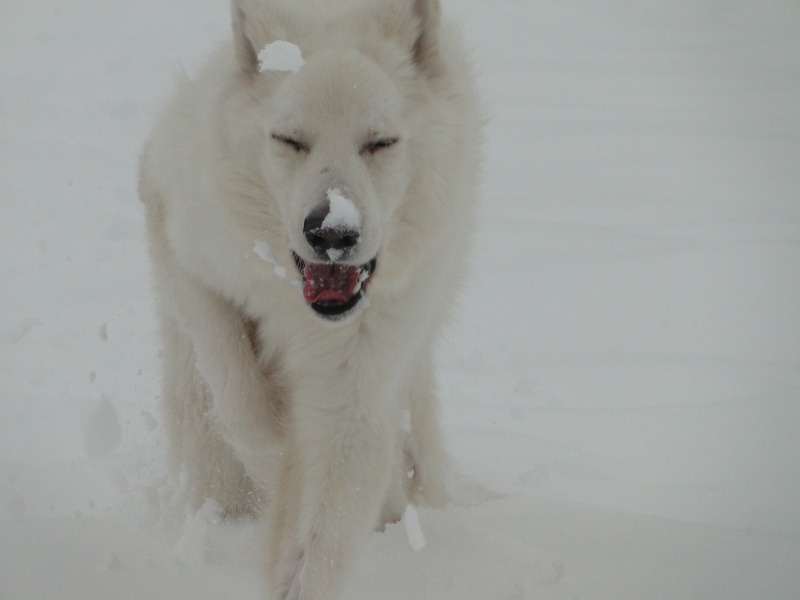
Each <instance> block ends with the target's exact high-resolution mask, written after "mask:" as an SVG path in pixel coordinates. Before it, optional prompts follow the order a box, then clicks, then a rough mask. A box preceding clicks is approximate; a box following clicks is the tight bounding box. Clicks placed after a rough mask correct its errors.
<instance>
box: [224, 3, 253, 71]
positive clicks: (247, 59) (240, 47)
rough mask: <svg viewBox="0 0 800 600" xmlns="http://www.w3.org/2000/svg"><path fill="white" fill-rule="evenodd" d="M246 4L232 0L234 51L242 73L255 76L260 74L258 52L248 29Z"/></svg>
mask: <svg viewBox="0 0 800 600" xmlns="http://www.w3.org/2000/svg"><path fill="white" fill-rule="evenodd" d="M244 4H245V3H244V2H242V0H231V25H232V27H233V43H234V51H235V52H236V60H237V61H238V63H239V66H240V67H241V69H242V72H243V73H245V74H247V75H255V74H256V73H258V50H256V48H255V46H254V44H253V40H252V39H251V38H252V32H251V31H249V30H248V27H247V23H248V13H247V7H246V6H244Z"/></svg>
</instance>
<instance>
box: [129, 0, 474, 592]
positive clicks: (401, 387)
mask: <svg viewBox="0 0 800 600" xmlns="http://www.w3.org/2000/svg"><path fill="white" fill-rule="evenodd" d="M232 9H233V10H232V15H233V25H234V26H233V30H234V36H233V44H232V45H226V46H225V47H224V48H221V49H220V50H219V52H218V53H217V54H216V55H215V56H214V57H213V58H212V60H211V61H210V64H209V65H208V67H207V68H206V69H205V70H204V71H203V72H202V73H201V74H200V75H199V77H198V78H197V79H196V80H194V81H189V80H185V81H182V82H180V85H179V87H178V90H177V92H176V94H175V97H174V99H173V100H172V101H171V103H170V104H169V105H168V106H167V107H166V109H165V111H164V112H163V114H162V115H161V117H160V119H159V120H158V122H157V124H156V127H155V131H154V134H153V136H152V138H151V139H150V141H149V143H148V144H147V146H146V149H145V152H144V155H143V158H142V164H141V177H140V193H141V197H142V199H143V201H144V203H145V205H146V209H147V217H148V230H149V234H150V239H151V254H152V259H153V265H154V270H155V275H156V280H157V293H158V298H159V309H160V319H161V325H162V340H163V351H164V363H165V371H164V394H163V395H164V407H165V413H166V422H167V424H168V428H169V440H170V456H171V466H172V469H173V472H174V473H175V474H177V473H178V472H179V471H180V470H184V471H185V473H186V474H187V475H188V483H189V489H188V493H189V500H190V502H191V503H192V505H193V506H194V507H195V508H198V507H200V506H201V505H202V504H203V502H204V500H205V499H207V498H209V497H213V498H215V499H216V500H217V501H218V502H219V503H220V505H221V506H222V507H223V509H224V510H225V512H226V513H227V514H230V515H236V514H253V513H255V512H258V511H259V510H261V508H262V507H266V518H267V520H268V521H269V523H270V527H269V531H270V533H269V535H270V540H271V541H270V549H271V552H270V558H269V565H268V568H267V575H268V578H269V581H270V584H271V586H272V589H273V593H274V597H275V598H277V599H279V600H331V599H333V598H337V597H338V592H339V590H340V589H341V587H342V583H343V579H344V576H345V575H346V573H347V571H348V569H350V568H351V566H352V564H353V562H354V559H355V558H356V557H357V554H358V549H359V547H360V546H361V545H362V542H363V538H364V537H365V536H366V535H367V534H368V533H369V532H370V531H371V530H372V529H373V528H375V527H379V526H380V525H381V524H382V523H385V522H388V521H396V520H398V519H399V518H400V517H401V515H402V514H403V512H404V510H405V507H406V506H407V504H408V503H421V504H425V505H430V506H440V505H442V504H443V503H444V502H445V501H446V493H445V487H444V477H445V469H446V454H445V452H444V449H443V447H442V441H441V435H440V432H439V426H438V417H437V409H436V389H435V388H436V385H435V378H434V373H433V368H432V361H433V346H434V343H435V341H436V339H437V336H438V335H439V332H440V328H441V326H442V324H443V322H444V321H445V319H446V316H447V314H448V313H449V309H450V307H451V305H452V304H453V302H454V296H455V292H456V290H457V288H458V282H459V279H460V278H461V276H462V274H463V273H464V270H465V266H464V264H465V258H466V256H467V254H468V250H469V239H470V234H471V229H472V221H473V212H474V205H475V202H476V196H477V192H476V188H477V173H478V168H479V154H480V152H479V147H480V142H481V135H480V125H481V119H480V115H479V112H480V111H479V106H478V102H477V100H476V94H475V90H474V86H473V80H472V73H471V67H470V65H469V62H468V60H467V59H466V58H465V55H464V50H463V47H462V45H461V43H460V40H459V37H458V35H457V34H456V33H455V32H454V30H453V28H452V27H451V26H449V25H446V24H440V21H439V6H438V1H434V0H373V1H372V2H367V1H362V0H337V1H336V2H331V1H320V0H316V1H315V2H311V1H310V0H306V1H305V2H295V3H290V4H287V3H285V2H278V1H277V0H272V1H269V0H260V1H259V0H250V1H248V0H234V2H233V3H232ZM276 40H286V41H288V42H291V43H293V44H296V45H297V46H299V48H300V49H301V51H302V54H303V59H304V60H305V65H304V66H303V68H302V69H300V70H299V71H298V72H297V73H296V74H292V73H279V72H265V73H259V72H258V61H257V55H258V52H259V51H260V50H261V49H262V48H263V47H264V46H265V45H266V44H268V43H271V42H274V41H276ZM273 134H278V135H283V136H291V137H299V138H302V142H303V143H304V144H306V145H307V146H308V151H299V152H298V151H296V150H295V149H293V148H292V147H290V146H287V145H286V144H285V143H281V142H280V141H277V140H275V139H273V137H272V135H273ZM387 136H390V137H397V138H398V140H399V141H398V142H397V143H396V144H395V145H393V146H392V147H390V148H384V149H381V150H379V151H377V152H375V153H374V154H371V153H369V152H364V151H363V148H364V144H365V143H367V142H369V141H370V140H374V139H375V138H376V137H378V138H380V137H387ZM331 188H335V189H341V190H343V193H346V195H347V198H348V199H349V200H350V201H351V202H352V203H353V205H354V206H355V208H356V210H357V211H358V213H359V215H360V217H361V225H362V230H361V237H360V239H359V243H358V246H357V248H356V250H355V251H354V252H355V254H354V255H353V256H351V257H350V259H351V261H352V264H361V263H365V262H367V261H369V260H370V259H371V258H372V257H374V256H377V261H378V262H377V269H376V271H375V273H374V274H373V276H372V277H371V278H370V279H369V280H368V282H367V284H366V285H367V286H368V287H367V290H366V298H365V301H362V302H361V305H362V306H363V308H362V310H360V311H354V314H353V315H352V316H350V317H349V318H347V319H344V320H343V321H341V322H337V323H330V322H326V321H324V320H323V319H321V318H320V317H319V316H317V315H316V314H314V313H313V312H312V311H311V309H310V308H309V307H308V305H307V304H306V302H305V301H304V299H303V295H302V293H301V291H300V290H299V289H298V287H297V285H296V283H297V282H296V279H297V277H299V274H297V269H296V268H295V266H294V263H293V261H292V255H291V251H292V250H294V251H295V252H297V254H298V255H300V256H302V257H303V258H305V259H306V260H308V259H309V258H310V253H311V252H312V250H311V248H310V247H309V246H308V245H307V243H306V242H305V240H304V238H303V234H302V227H303V220H304V218H305V216H306V215H307V214H308V212H309V211H310V210H311V209H312V208H313V207H314V205H315V203H317V202H318V201H319V199H320V197H324V196H325V194H326V193H327V190H329V189H331ZM258 248H269V249H270V250H271V252H270V259H271V260H270V261H265V260H262V258H263V257H259V254H257V252H256V251H254V249H256V250H257V249H258ZM273 260H274V262H273ZM276 267H279V268H280V270H279V269H278V268H276ZM287 271H288V272H289V273H291V274H292V275H290V276H289V278H286V277H285V276H286V273H287ZM281 274H283V276H281ZM292 279H294V280H295V282H294V283H295V285H292V282H291V280H292ZM409 414H410V423H408V422H407V421H408V417H407V415H409ZM409 473H411V474H412V475H411V476H409Z"/></svg>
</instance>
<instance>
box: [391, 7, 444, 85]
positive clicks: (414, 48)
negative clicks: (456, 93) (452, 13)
mask: <svg viewBox="0 0 800 600" xmlns="http://www.w3.org/2000/svg"><path fill="white" fill-rule="evenodd" d="M441 15H442V8H441V5H440V3H439V0H391V2H389V3H388V6H387V9H386V13H385V20H384V28H385V31H386V33H387V34H388V35H395V36H397V35H399V36H400V38H401V40H403V43H405V44H406V45H407V47H408V48H409V49H410V50H411V53H412V56H413V60H414V64H416V65H417V66H419V67H420V69H421V70H422V71H423V72H424V73H425V74H426V75H428V76H437V75H439V74H441V73H442V71H443V69H444V65H443V64H442V60H441V56H440V54H439V38H440V30H441Z"/></svg>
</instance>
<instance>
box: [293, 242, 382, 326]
mask: <svg viewBox="0 0 800 600" xmlns="http://www.w3.org/2000/svg"><path fill="white" fill-rule="evenodd" d="M292 256H293V257H294V263H295V264H296V265H297V269H298V270H299V271H300V273H301V275H302V276H303V298H304V299H305V301H306V302H307V303H308V305H309V306H310V307H311V309H312V310H313V311H314V312H315V313H317V314H318V315H319V316H321V317H323V318H325V319H329V320H331V321H336V320H339V319H342V318H344V317H345V316H347V315H348V314H349V313H350V312H351V311H352V310H353V309H355V308H356V306H358V304H359V303H360V302H361V300H363V298H364V291H365V290H366V286H367V283H368V281H369V278H370V276H371V275H372V273H373V272H374V271H375V267H376V265H377V259H375V258H373V259H372V260H371V261H369V262H368V263H365V264H363V265H348V264H344V263H337V262H330V263H315V262H306V261H304V260H303V259H302V258H300V257H299V256H298V255H297V254H296V253H294V252H292Z"/></svg>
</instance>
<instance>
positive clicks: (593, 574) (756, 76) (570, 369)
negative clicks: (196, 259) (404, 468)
mask: <svg viewBox="0 0 800 600" xmlns="http://www.w3.org/2000/svg"><path fill="white" fill-rule="evenodd" d="M445 4H446V7H447V8H448V9H449V11H450V12H451V13H453V14H456V15H458V17H459V18H461V19H462V20H463V21H464V24H465V27H466V29H467V30H468V32H469V36H470V39H471V40H472V41H473V44H474V46H475V48H476V53H477V60H478V62H479V64H480V66H481V69H482V71H483V77H482V80H483V87H484V89H485V95H486V98H487V101H488V109H489V112H490V113H491V117H492V121H491V124H490V126H489V129H488V135H489V143H488V148H487V167H486V177H485V194H484V198H485V201H484V212H483V219H482V224H481V230H480V235H479V247H478V249H477V251H476V253H475V261H474V269H473V276H472V280H471V281H472V283H471V286H470V288H469V290H468V293H467V295H466V297H465V298H464V300H463V307H462V309H461V311H460V319H459V320H458V322H457V324H456V325H455V327H453V329H452V332H451V334H450V336H449V337H448V340H447V343H446V344H445V345H444V347H443V352H442V353H441V360H440V362H441V373H442V392H443V396H444V409H445V410H444V416H445V421H446V428H447V435H448V440H449V445H450V448H451V451H452V454H453V455H454V457H455V459H456V461H457V464H458V466H459V469H460V475H459V478H458V484H457V486H456V494H455V495H456V503H455V505H454V506H452V507H450V508H447V509H445V510H442V511H425V510H421V511H419V514H418V515H413V514H412V515H411V516H414V517H417V516H418V521H419V528H417V527H416V525H417V521H416V519H414V520H413V522H406V523H400V524H397V525H395V526H392V527H390V528H389V530H388V531H387V532H386V533H383V534H375V535H374V536H373V538H372V539H371V545H372V547H371V548H370V551H369V552H367V553H366V556H365V558H364V561H363V565H362V569H361V572H360V575H359V576H358V577H357V578H356V579H355V580H354V582H353V590H352V591H351V592H350V593H349V595H348V596H347V598H348V600H375V599H381V600H395V599H396V600H408V599H411V598H414V599H426V598H427V599H431V600H449V599H453V600H456V599H458V600H502V599H521V600H533V599H536V600H541V599H548V600H561V599H568V598H580V599H585V600H605V599H608V600H642V599H647V600H661V599H663V600H689V599H698V600H700V599H702V600H709V599H711V600H714V599H722V598H724V599H726V600H730V599H740V600H796V599H797V598H798V597H800V316H799V315H800V312H798V311H800V4H798V3H797V2H796V0H764V1H756V0H737V1H730V2H724V1H720V0H671V1H670V2H663V1H660V0H610V1H608V2H603V3H597V2H590V1H588V0H574V1H572V2H564V1H563V0H493V1H491V2H486V1H484V0H459V1H458V2H456V1H455V0H449V1H447V2H446V3H445ZM227 28H228V7H227V2H226V1H225V0H192V1H189V0H169V1H167V2H165V1H163V0H139V1H138V2H127V3H125V2H94V1H92V0H75V1H74V2H69V3H63V2H56V1H54V0H26V1H25V2H21V1H19V2H4V3H3V5H2V7H0V189H1V190H2V192H1V195H0V206H1V207H2V210H0V255H1V256H2V257H3V259H2V262H0V282H1V283H0V286H2V292H1V293H0V308H1V310H0V598H2V599H3V600H50V599H59V600H61V599H67V600H73V599H74V600H87V599H98V600H106V599H112V600H133V599H136V600H139V599H141V598H171V599H173V598H174V599H183V598H185V599H192V600H206V599H208V600H210V599H217V598H234V597H235V598H242V599H250V598H252V599H254V600H255V599H256V598H259V597H261V596H260V595H259V584H258V576H257V569H258V566H257V565H258V551H257V544H258V540H257V538H256V536H255V534H254V527H253V526H252V525H251V524H220V523H216V522H215V519H214V518H213V511H204V512H201V514H199V515H197V516H194V517H189V518H187V520H186V522H185V523H184V522H183V521H182V520H179V519H174V518H172V519H169V518H165V517H164V511H163V510H162V508H163V503H164V499H163V497H162V495H161V491H162V487H161V478H162V475H163V473H162V442H161V430H160V427H159V419H160V416H159V414H158V408H157V396H158V376H159V375H158V370H159V369H158V354H157V348H156V346H155V343H156V339H155V331H154V330H155V325H154V316H153V303H152V299H151V294H150V280H149V273H148V263H147V257H146V250H145V243H144V227H143V215H142V209H141V207H140V205H139V202H138V200H137V197H136V192H135V164H136V157H137V153H138V150H139V147H140V145H141V142H142V141H143V139H144V137H145V135H146V134H147V131H148V128H149V126H150V124H151V120H152V116H153V113H154V110H155V107H156V106H157V104H158V102H159V99H160V98H163V97H164V96H165V95H167V94H168V93H169V89H170V73H171V72H174V71H176V70H177V69H178V68H179V67H180V65H186V67H187V68H188V69H189V71H190V72H191V71H192V70H194V69H196V66H197V65H198V64H199V63H200V62H201V60H202V57H203V56H204V55H205V54H206V53H207V52H208V50H209V49H210V48H211V47H212V45H213V43H214V40H219V39H222V38H223V37H224V36H225V35H227ZM407 518H408V517H407ZM412 543H413V544H414V545H415V546H416V547H417V548H420V549H419V550H418V551H415V550H414V548H412ZM423 544H424V545H423Z"/></svg>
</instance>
